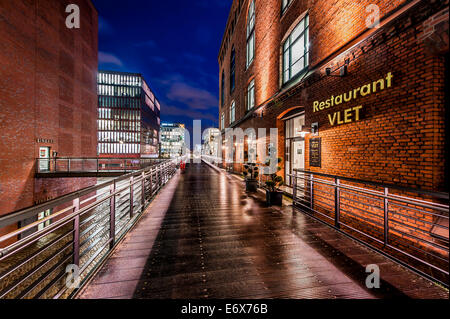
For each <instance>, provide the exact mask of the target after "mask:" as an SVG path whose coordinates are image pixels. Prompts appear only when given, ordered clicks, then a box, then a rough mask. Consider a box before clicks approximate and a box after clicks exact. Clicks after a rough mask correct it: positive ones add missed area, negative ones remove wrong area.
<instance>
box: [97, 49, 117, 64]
mask: <svg viewBox="0 0 450 319" xmlns="http://www.w3.org/2000/svg"><path fill="white" fill-rule="evenodd" d="M98 62H99V64H114V65H117V66H123V63H122V61H121V60H120V59H119V58H118V57H116V56H115V55H113V54H110V53H106V52H101V51H99V52H98Z"/></svg>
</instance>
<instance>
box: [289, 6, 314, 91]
mask: <svg viewBox="0 0 450 319" xmlns="http://www.w3.org/2000/svg"><path fill="white" fill-rule="evenodd" d="M308 44H309V17H308V15H307V16H306V17H305V18H304V19H303V20H302V21H300V23H299V24H298V25H297V26H296V27H295V29H294V30H293V31H292V32H291V34H290V35H289V37H288V38H287V39H286V41H285V42H284V44H283V83H287V82H289V81H290V80H291V79H293V78H294V77H295V76H296V75H299V74H300V73H302V72H303V71H305V70H306V68H307V67H308V60H309V52H308V49H309V48H308V46H309V45H308Z"/></svg>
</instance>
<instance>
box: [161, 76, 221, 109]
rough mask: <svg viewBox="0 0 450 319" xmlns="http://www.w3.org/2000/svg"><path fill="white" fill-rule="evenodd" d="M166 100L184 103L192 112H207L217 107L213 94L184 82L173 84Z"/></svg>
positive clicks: (216, 100) (217, 101)
mask: <svg viewBox="0 0 450 319" xmlns="http://www.w3.org/2000/svg"><path fill="white" fill-rule="evenodd" d="M167 98H169V99H170V100H172V101H176V102H181V103H184V104H186V105H188V106H189V107H190V108H191V109H194V110H208V109H212V108H216V107H217V106H218V105H219V99H218V98H217V97H215V96H214V95H213V94H211V93H210V92H208V91H206V90H204V89H200V88H196V87H194V86H192V85H189V84H187V83H185V82H173V83H172V84H171V87H170V89H169V91H168V93H167Z"/></svg>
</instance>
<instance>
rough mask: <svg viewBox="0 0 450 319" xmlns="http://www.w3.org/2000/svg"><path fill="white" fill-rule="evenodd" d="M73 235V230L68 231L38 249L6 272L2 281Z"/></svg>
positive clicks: (1, 278) (2, 276)
mask: <svg viewBox="0 0 450 319" xmlns="http://www.w3.org/2000/svg"><path fill="white" fill-rule="evenodd" d="M72 233H73V229H72V230H70V231H68V232H66V233H65V234H62V235H60V236H59V237H58V238H57V239H55V240H53V241H51V242H49V243H47V244H46V245H45V246H43V247H41V248H40V249H38V250H37V251H36V252H35V253H34V254H33V255H31V256H28V257H27V258H25V260H22V261H21V262H19V264H17V265H15V266H13V267H11V268H10V269H8V270H7V271H5V272H4V273H3V274H1V275H0V281H1V280H3V279H4V278H6V277H7V276H8V275H10V274H12V273H13V272H14V271H16V270H17V269H19V268H20V267H21V266H23V265H25V264H27V263H28V262H30V261H31V260H32V259H33V258H36V256H38V255H40V254H41V253H43V252H44V251H46V250H48V249H49V248H51V247H53V246H54V245H56V244H57V243H59V242H60V241H61V240H62V239H64V238H66V237H67V236H68V235H70V234H72Z"/></svg>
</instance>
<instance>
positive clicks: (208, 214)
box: [80, 164, 449, 299]
mask: <svg viewBox="0 0 450 319" xmlns="http://www.w3.org/2000/svg"><path fill="white" fill-rule="evenodd" d="M367 264H377V265H379V267H380V270H381V276H382V281H381V287H380V288H379V289H367V288H366V287H365V279H366V275H367V274H366V273H365V266H366V265H367ZM393 297H395V298H398V297H400V298H402V297H403V298H404V297H412V298H447V299H448V298H449V295H448V291H447V290H445V289H442V288H440V287H438V286H436V285H434V284H433V283H431V282H430V281H428V280H426V279H423V278H421V277H419V276H417V275H415V274H413V273H412V272H410V271H409V270H407V269H405V268H404V267H402V266H400V265H397V264H395V263H393V262H391V261H390V260H388V259H387V258H385V257H383V256H381V255H379V254H377V253H375V252H372V251H371V250H369V249H367V248H365V247H363V246H361V245H360V244H358V243H356V242H354V241H352V240H351V239H349V238H347V237H345V236H344V235H341V234H339V233H338V232H336V231H335V230H333V229H331V228H329V227H327V226H325V225H323V224H321V223H319V222H317V221H315V220H313V219H311V218H310V217H308V216H306V215H304V214H302V213H300V212H296V211H293V209H292V207H291V206H289V205H285V207H283V208H282V209H281V208H269V207H265V205H264V196H263V194H260V193H258V194H255V195H248V194H246V193H245V192H244V189H243V183H242V181H240V180H239V179H238V178H237V177H235V176H232V175H229V174H226V173H224V172H222V171H219V170H218V169H215V168H211V167H210V166H208V165H207V164H190V165H188V167H187V169H186V172H185V173H184V174H179V175H176V176H175V177H174V178H173V180H172V181H170V182H169V184H168V185H166V187H165V188H164V189H163V191H162V192H161V193H160V194H159V195H158V196H157V197H156V199H155V201H154V202H153V203H152V205H151V206H150V207H149V210H148V212H147V213H146V214H145V215H144V217H143V218H142V220H141V221H140V222H139V224H138V225H137V227H136V228H135V229H134V230H133V231H132V232H131V233H130V234H128V235H127V237H126V239H125V240H124V242H123V243H122V244H121V245H120V246H119V248H118V249H117V250H116V252H115V253H114V254H113V256H112V257H111V258H110V259H109V260H108V262H107V263H106V264H105V266H104V267H103V268H102V270H101V271H100V272H99V273H98V274H97V275H96V277H95V278H94V279H93V280H92V282H91V283H90V285H89V286H88V287H87V288H86V289H85V290H84V291H83V292H82V293H81V294H80V298H183V299H184V298H393Z"/></svg>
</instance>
